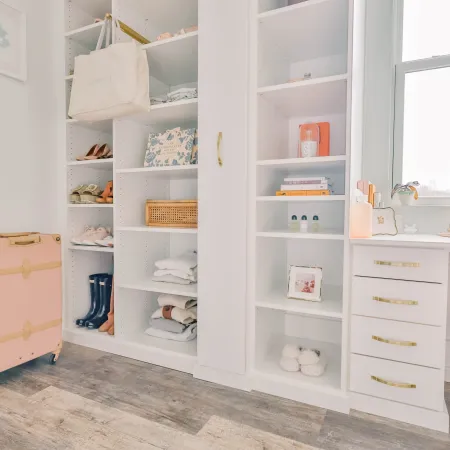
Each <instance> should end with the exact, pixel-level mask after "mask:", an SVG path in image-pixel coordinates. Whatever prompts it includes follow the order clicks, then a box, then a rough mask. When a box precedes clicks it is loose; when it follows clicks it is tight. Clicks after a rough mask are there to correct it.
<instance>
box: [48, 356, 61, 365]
mask: <svg viewBox="0 0 450 450" xmlns="http://www.w3.org/2000/svg"><path fill="white" fill-rule="evenodd" d="M58 359H59V355H55V354H53V355H50V364H51V365H55V364H56V361H58Z"/></svg>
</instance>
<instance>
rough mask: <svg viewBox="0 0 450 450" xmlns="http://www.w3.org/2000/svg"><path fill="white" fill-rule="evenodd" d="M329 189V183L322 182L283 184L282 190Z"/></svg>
mask: <svg viewBox="0 0 450 450" xmlns="http://www.w3.org/2000/svg"><path fill="white" fill-rule="evenodd" d="M324 189H325V190H326V189H328V183H320V184H282V185H281V187H280V190H281V191H322V190H324Z"/></svg>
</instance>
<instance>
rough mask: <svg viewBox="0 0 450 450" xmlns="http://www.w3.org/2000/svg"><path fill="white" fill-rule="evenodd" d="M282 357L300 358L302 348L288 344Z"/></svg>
mask: <svg viewBox="0 0 450 450" xmlns="http://www.w3.org/2000/svg"><path fill="white" fill-rule="evenodd" d="M281 356H283V357H285V358H298V357H299V356H300V347H299V346H298V345H294V344H286V345H285V346H284V348H283V352H282V353H281Z"/></svg>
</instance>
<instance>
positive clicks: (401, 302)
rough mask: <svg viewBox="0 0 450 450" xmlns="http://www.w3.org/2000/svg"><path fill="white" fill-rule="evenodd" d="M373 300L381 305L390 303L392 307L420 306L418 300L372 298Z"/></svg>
mask: <svg viewBox="0 0 450 450" xmlns="http://www.w3.org/2000/svg"><path fill="white" fill-rule="evenodd" d="M372 300H374V301H376V302H380V303H390V304H391V305H405V306H417V305H418V304H419V302H418V301H416V300H393V299H390V298H383V297H372Z"/></svg>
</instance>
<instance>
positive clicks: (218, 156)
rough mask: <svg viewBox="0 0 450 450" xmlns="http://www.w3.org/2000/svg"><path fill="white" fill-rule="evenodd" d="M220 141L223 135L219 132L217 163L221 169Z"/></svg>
mask: <svg viewBox="0 0 450 450" xmlns="http://www.w3.org/2000/svg"><path fill="white" fill-rule="evenodd" d="M222 139H223V133H222V132H221V131H220V132H219V134H218V135H217V163H218V164H219V167H223V159H222V154H221V152H222Z"/></svg>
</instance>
